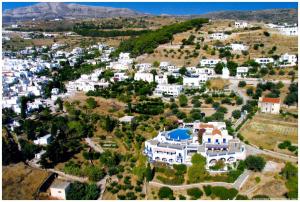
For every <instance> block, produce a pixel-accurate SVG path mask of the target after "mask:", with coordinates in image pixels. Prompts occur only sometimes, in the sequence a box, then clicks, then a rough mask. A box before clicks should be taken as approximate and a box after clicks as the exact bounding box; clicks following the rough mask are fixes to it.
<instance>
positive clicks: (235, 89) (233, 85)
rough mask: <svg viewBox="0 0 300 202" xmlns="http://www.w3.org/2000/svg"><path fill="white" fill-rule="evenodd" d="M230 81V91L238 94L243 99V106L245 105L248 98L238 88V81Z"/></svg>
mask: <svg viewBox="0 0 300 202" xmlns="http://www.w3.org/2000/svg"><path fill="white" fill-rule="evenodd" d="M229 80H230V85H229V86H228V87H229V89H230V90H232V91H233V92H235V93H236V94H238V95H239V96H240V97H242V98H243V105H245V104H246V103H247V100H249V97H248V96H247V95H245V94H244V93H243V92H242V90H241V89H240V88H239V87H238V84H239V80H232V79H229Z"/></svg>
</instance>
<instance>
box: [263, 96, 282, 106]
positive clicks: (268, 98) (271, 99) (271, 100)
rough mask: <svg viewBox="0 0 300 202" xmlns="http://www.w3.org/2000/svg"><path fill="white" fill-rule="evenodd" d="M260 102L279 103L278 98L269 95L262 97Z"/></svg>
mask: <svg viewBox="0 0 300 202" xmlns="http://www.w3.org/2000/svg"><path fill="white" fill-rule="evenodd" d="M261 101H262V102H269V103H278V104H279V103H280V98H270V97H264V98H263V99H262V100H261Z"/></svg>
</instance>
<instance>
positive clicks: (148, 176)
mask: <svg viewBox="0 0 300 202" xmlns="http://www.w3.org/2000/svg"><path fill="white" fill-rule="evenodd" d="M154 174H155V168H153V169H151V166H150V163H148V165H147V168H146V180H147V182H150V181H151V180H152V179H153V177H154Z"/></svg>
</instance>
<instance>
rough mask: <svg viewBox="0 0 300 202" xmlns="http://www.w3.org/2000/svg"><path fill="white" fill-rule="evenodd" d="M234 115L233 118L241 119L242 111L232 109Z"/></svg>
mask: <svg viewBox="0 0 300 202" xmlns="http://www.w3.org/2000/svg"><path fill="white" fill-rule="evenodd" d="M232 116H233V118H235V119H239V118H240V117H241V111H240V110H238V109H236V110H233V111H232Z"/></svg>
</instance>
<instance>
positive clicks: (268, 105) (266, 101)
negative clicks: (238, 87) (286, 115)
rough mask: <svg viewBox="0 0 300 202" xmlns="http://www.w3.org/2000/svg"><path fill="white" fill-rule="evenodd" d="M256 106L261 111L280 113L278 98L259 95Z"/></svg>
mask: <svg viewBox="0 0 300 202" xmlns="http://www.w3.org/2000/svg"><path fill="white" fill-rule="evenodd" d="M258 107H259V108H260V111H261V112H263V113H270V114H279V113H280V98H268V97H260V98H259V100H258Z"/></svg>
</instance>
